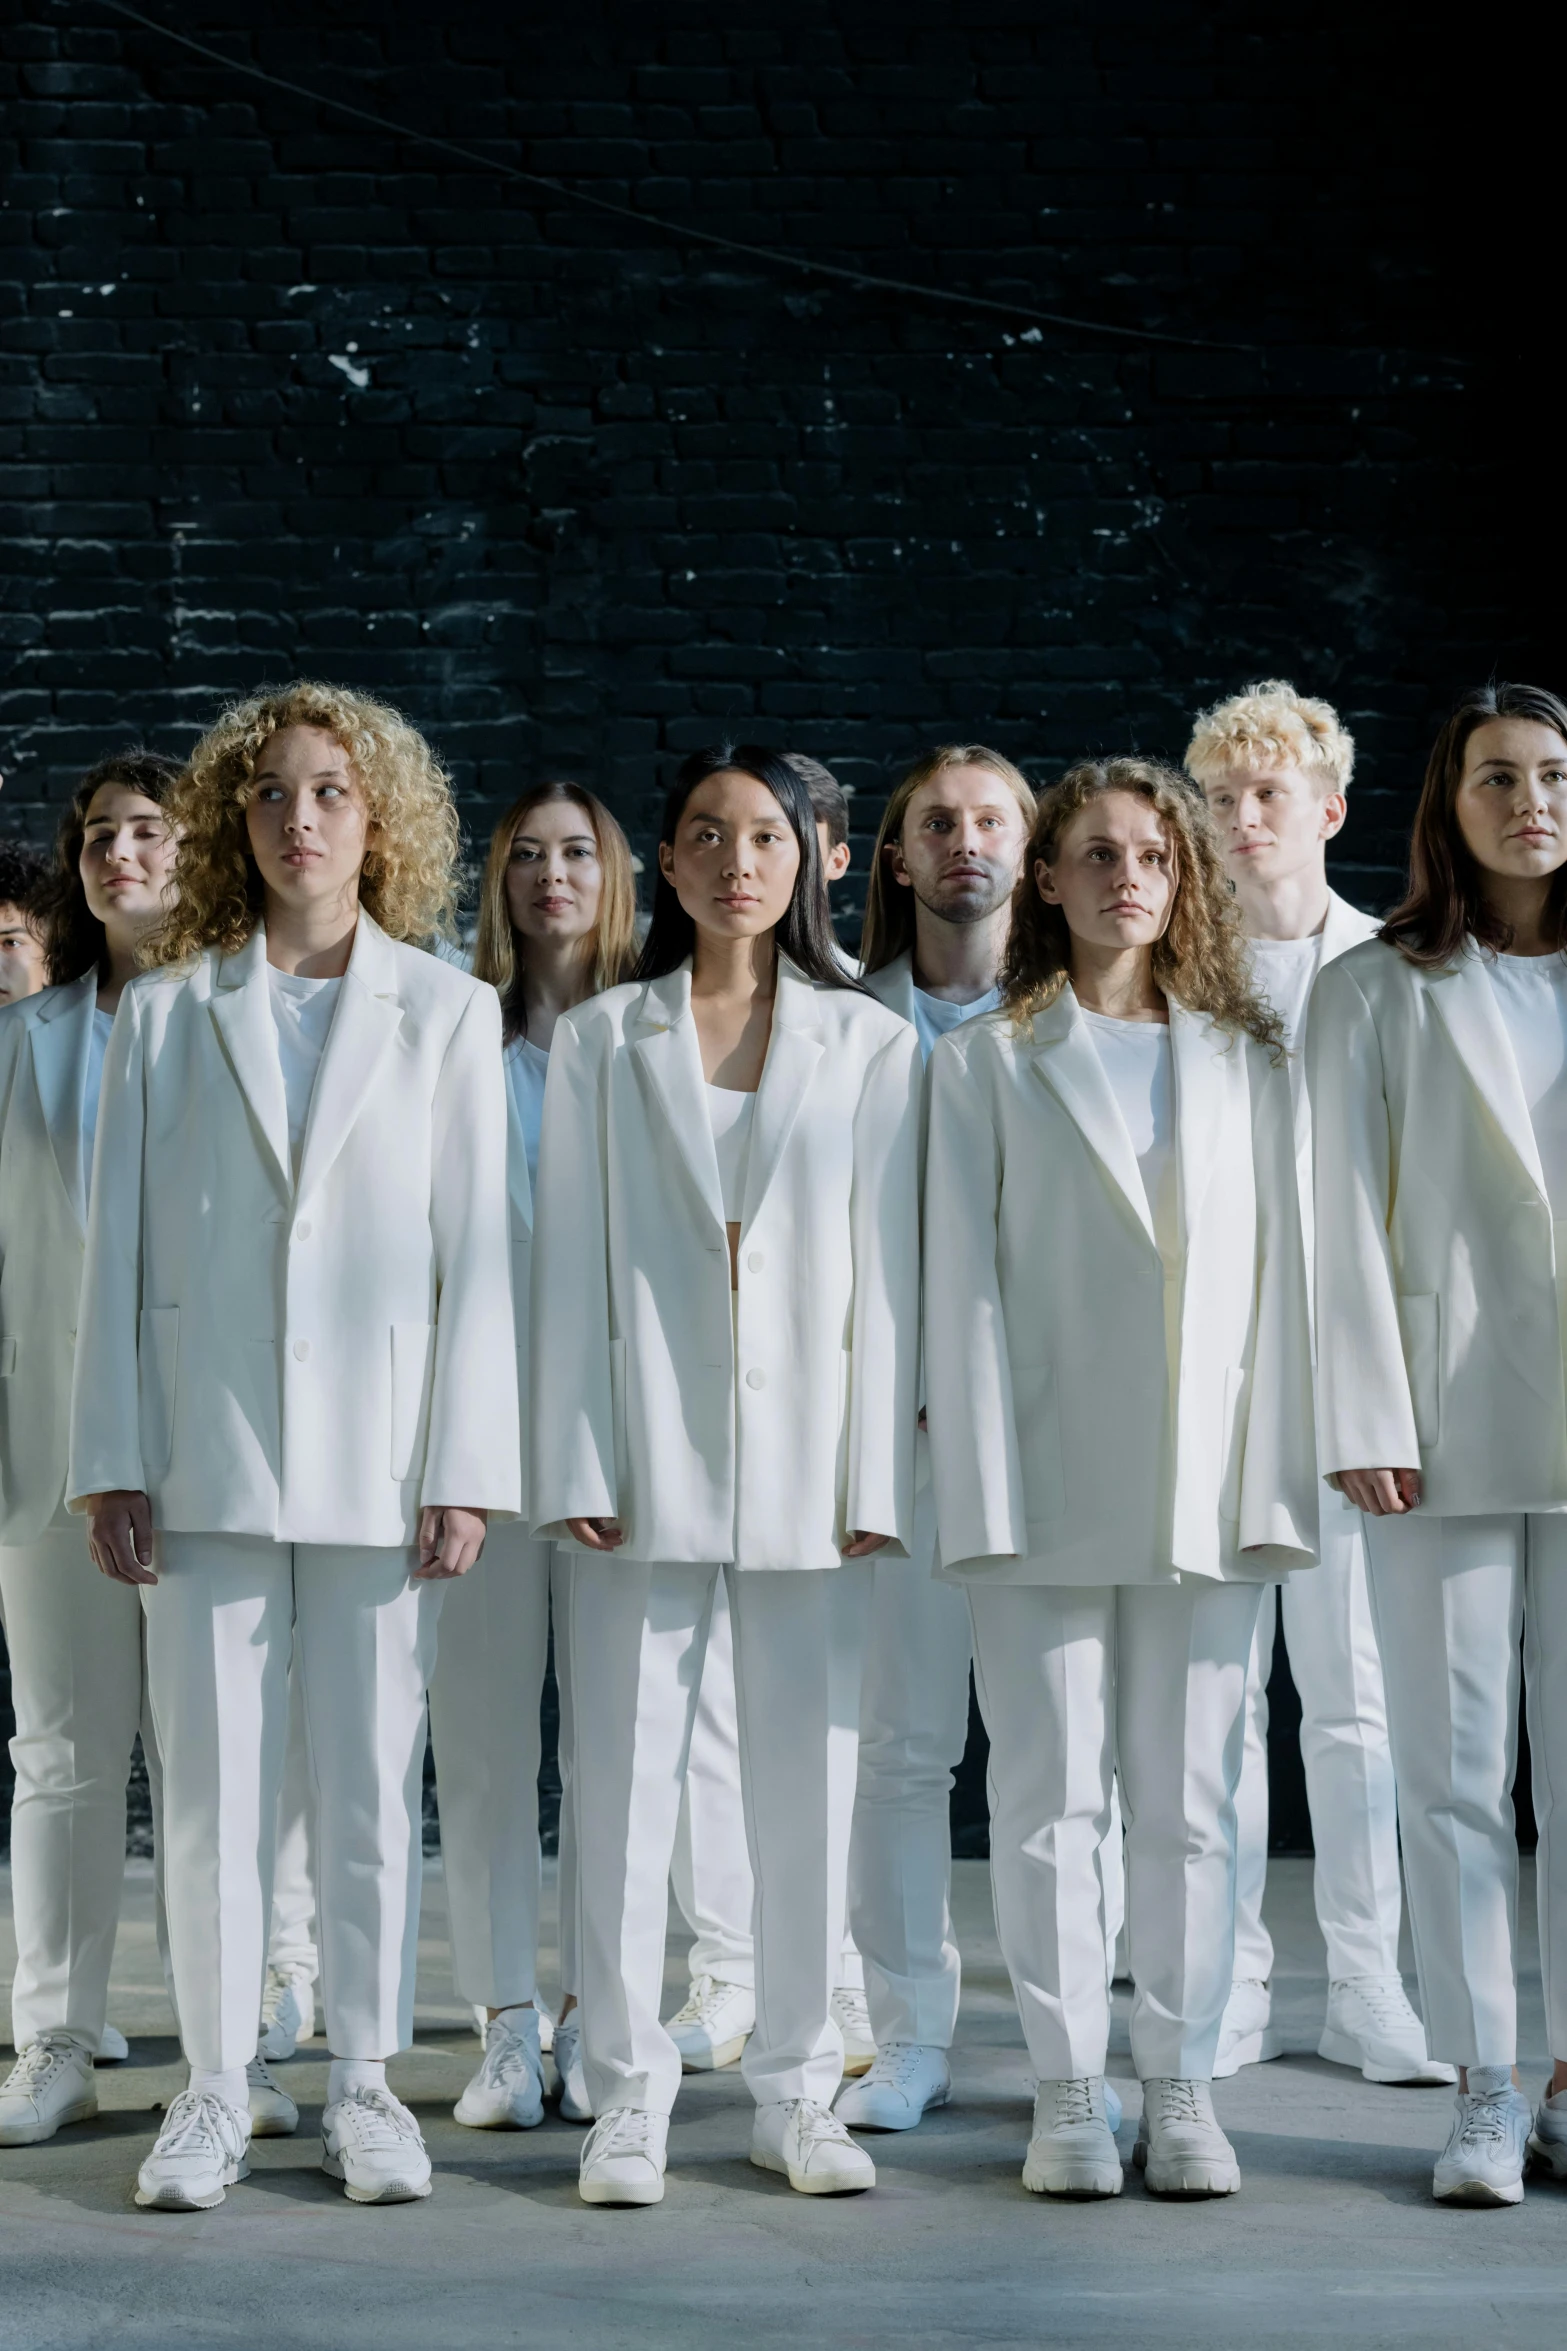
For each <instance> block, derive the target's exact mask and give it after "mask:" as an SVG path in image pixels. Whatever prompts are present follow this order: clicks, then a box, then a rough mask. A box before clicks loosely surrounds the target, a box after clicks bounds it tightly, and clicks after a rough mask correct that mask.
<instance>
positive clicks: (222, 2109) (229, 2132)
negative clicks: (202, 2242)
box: [136, 2090, 250, 2212]
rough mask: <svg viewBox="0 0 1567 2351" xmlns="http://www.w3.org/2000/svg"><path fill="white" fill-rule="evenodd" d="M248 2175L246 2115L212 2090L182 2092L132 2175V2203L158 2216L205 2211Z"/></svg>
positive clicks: (219, 2201) (248, 2133) (248, 2138)
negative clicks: (149, 2149)
mask: <svg viewBox="0 0 1567 2351" xmlns="http://www.w3.org/2000/svg"><path fill="white" fill-rule="evenodd" d="M249 2176H250V2117H249V2115H248V2114H240V2113H239V2112H238V2111H237V2110H236V2109H235V2108H234V2107H232V2106H231V2105H230V2104H229V2102H228V2100H227V2099H226V2098H220V2097H219V2096H218V2094H217V2092H216V2090H182V2091H181V2092H180V2094H179V2096H178V2097H177V2098H176V2099H175V2100H174V2103H173V2104H172V2106H171V2107H170V2108H169V2111H168V2113H167V2114H166V2115H165V2116H164V2118H163V2128H162V2130H161V2131H160V2132H159V2133H158V2141H157V2145H156V2146H155V2147H154V2148H153V2150H152V2153H151V2154H150V2155H149V2156H148V2158H147V2160H146V2162H145V2163H144V2164H143V2165H142V2167H141V2169H140V2171H139V2172H138V2173H137V2174H136V2201H137V2203H138V2204H141V2205H144V2206H151V2207H152V2208H153V2209H154V2210H156V2211H158V2212H210V2211H211V2210H212V2208H213V2206H214V2205H216V2204H221V2203H222V2201H223V2191H224V2189H225V2188H232V2187H233V2185H234V2183H235V2181H236V2180H243V2179H248V2178H249Z"/></svg>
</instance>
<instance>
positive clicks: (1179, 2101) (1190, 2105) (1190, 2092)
mask: <svg viewBox="0 0 1567 2351" xmlns="http://www.w3.org/2000/svg"><path fill="white" fill-rule="evenodd" d="M1159 2114H1160V2118H1161V2120H1162V2121H1164V2122H1167V2123H1183V2122H1191V2123H1201V2122H1206V2121H1207V2119H1208V2117H1207V2115H1206V2114H1205V2113H1204V2112H1203V2101H1202V2097H1201V2093H1200V2085H1199V2084H1198V2083H1196V2082H1194V2081H1183V2080H1180V2079H1175V2078H1171V2079H1167V2080H1166V2081H1165V2082H1164V2083H1163V2084H1162V2085H1161V2087H1160V2092H1159Z"/></svg>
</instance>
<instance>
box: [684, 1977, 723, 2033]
mask: <svg viewBox="0 0 1567 2351" xmlns="http://www.w3.org/2000/svg"><path fill="white" fill-rule="evenodd" d="M733 1991H734V1986H733V1984H722V1983H720V1982H719V1981H718V1979H717V1977H716V1976H710V1975H703V1976H698V1977H697V1979H696V1982H695V1983H694V1984H693V1985H692V1986H691V1991H690V1994H689V1997H688V1998H687V2000H686V2004H685V2006H684V2008H682V2009H681V2011H680V2014H679V2015H678V2016H677V2017H675V2018H673V2019H672V2022H674V2023H675V2024H700V2025H708V2024H711V2023H712V2021H713V2019H714V2017H715V2016H717V2014H718V2012H719V2010H720V2009H721V2008H722V2007H723V2005H724V2002H725V2001H726V2000H727V1999H728V1998H729V1997H730V1995H731V1994H732V1992H733Z"/></svg>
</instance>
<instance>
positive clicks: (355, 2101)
mask: <svg viewBox="0 0 1567 2351" xmlns="http://www.w3.org/2000/svg"><path fill="white" fill-rule="evenodd" d="M321 2169H322V2170H323V2171H324V2172H325V2173H326V2176H327V2178H328V2179H329V2180H341V2181H342V2183H343V2193H344V2195H345V2196H346V2197H347V2198H348V2201H349V2203H350V2204H411V2203H413V2202H414V2200H415V2199H416V2198H417V2197H419V2196H428V2195H429V2193H430V2184H431V2183H430V2158H429V2156H428V2155H427V2154H426V2153H425V2148H424V2140H423V2138H422V2137H421V2135H420V2131H419V2125H418V2124H417V2123H416V2122H415V2120H414V2118H413V2116H412V2115H411V2114H410V2113H409V2111H408V2109H407V2107H406V2106H405V2105H404V2104H403V2102H402V2100H401V2099H400V2098H395V2097H394V2096H393V2095H392V2092H391V2091H390V2090H350V2091H349V2093H348V2095H347V2097H346V2098H339V2099H338V2101H337V2104H336V2105H335V2106H329V2107H328V2108H327V2109H326V2111H325V2113H324V2114H323V2115H322V2117H321Z"/></svg>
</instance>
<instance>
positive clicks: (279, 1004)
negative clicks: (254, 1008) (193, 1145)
mask: <svg viewBox="0 0 1567 2351" xmlns="http://www.w3.org/2000/svg"><path fill="white" fill-rule="evenodd" d="M342 984H343V983H342V981H341V980H340V979H335V980H310V979H301V978H300V977H299V975H298V973H297V972H291V971H277V970H275V969H274V968H273V967H272V965H270V964H269V965H268V966H267V992H268V994H269V995H270V997H271V999H272V1019H273V1022H274V1024H275V1026H276V1029H277V1052H278V1060H279V1062H280V1063H281V1064H282V1069H283V1099H284V1102H285V1103H286V1104H287V1107H288V1148H289V1157H290V1160H291V1163H292V1165H293V1169H294V1174H295V1176H296V1177H297V1176H298V1174H299V1154H300V1150H301V1148H302V1146H303V1144H304V1140H305V1129H306V1127H307V1126H308V1125H309V1123H310V1098H311V1096H312V1094H313V1093H314V1092H315V1089H316V1071H317V1070H318V1069H319V1068H320V1067H321V1056H322V1054H323V1053H324V1052H325V1051H326V1041H327V1038H328V1036H329V1035H330V1034H331V1029H332V1015H333V1013H334V1012H335V1011H336V1010H337V992H338V990H339V988H340V987H341V986H342Z"/></svg>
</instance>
